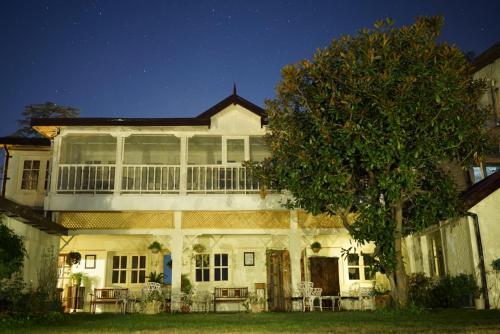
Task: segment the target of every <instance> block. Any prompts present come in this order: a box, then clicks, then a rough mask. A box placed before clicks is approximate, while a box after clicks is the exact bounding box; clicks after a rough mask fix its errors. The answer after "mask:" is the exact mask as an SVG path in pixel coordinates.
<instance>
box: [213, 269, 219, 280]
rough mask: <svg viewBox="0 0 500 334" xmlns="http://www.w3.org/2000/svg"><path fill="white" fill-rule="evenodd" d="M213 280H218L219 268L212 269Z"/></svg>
mask: <svg viewBox="0 0 500 334" xmlns="http://www.w3.org/2000/svg"><path fill="white" fill-rule="evenodd" d="M214 281H220V269H219V268H215V269H214Z"/></svg>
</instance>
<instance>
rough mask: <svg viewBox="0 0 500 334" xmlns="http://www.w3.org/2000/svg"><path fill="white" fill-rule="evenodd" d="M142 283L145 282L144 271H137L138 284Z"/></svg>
mask: <svg viewBox="0 0 500 334" xmlns="http://www.w3.org/2000/svg"><path fill="white" fill-rule="evenodd" d="M144 282H146V271H145V270H139V283H144Z"/></svg>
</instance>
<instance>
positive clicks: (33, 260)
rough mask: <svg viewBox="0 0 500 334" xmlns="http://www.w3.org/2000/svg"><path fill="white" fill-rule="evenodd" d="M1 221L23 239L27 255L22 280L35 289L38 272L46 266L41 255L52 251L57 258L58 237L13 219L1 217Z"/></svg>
mask: <svg viewBox="0 0 500 334" xmlns="http://www.w3.org/2000/svg"><path fill="white" fill-rule="evenodd" d="M1 219H2V221H3V223H5V225H6V226H7V227H9V228H10V229H11V230H13V231H14V232H15V233H16V234H17V235H19V236H21V237H22V238H23V241H24V247H25V248H26V253H27V256H26V257H25V259H24V267H23V278H24V281H25V282H26V283H29V284H31V285H32V286H33V287H35V288H36V287H37V277H38V272H39V271H40V270H43V268H44V267H43V266H44V265H46V264H45V263H44V262H43V261H42V259H43V255H44V254H46V252H47V251H50V250H52V252H53V255H54V256H55V257H57V254H58V250H59V236H56V235H51V234H47V233H45V232H43V231H40V230H39V229H36V228H34V227H31V226H29V225H26V224H25V223H23V222H20V221H18V220H16V219H14V218H9V217H6V216H3V217H2V218H1Z"/></svg>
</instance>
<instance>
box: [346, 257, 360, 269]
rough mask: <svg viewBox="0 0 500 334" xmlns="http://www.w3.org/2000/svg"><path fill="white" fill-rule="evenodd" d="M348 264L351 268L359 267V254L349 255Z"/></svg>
mask: <svg viewBox="0 0 500 334" xmlns="http://www.w3.org/2000/svg"><path fill="white" fill-rule="evenodd" d="M347 263H348V264H349V265H350V266H357V265H359V255H358V254H349V255H347Z"/></svg>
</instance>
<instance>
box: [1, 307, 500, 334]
mask: <svg viewBox="0 0 500 334" xmlns="http://www.w3.org/2000/svg"><path fill="white" fill-rule="evenodd" d="M0 333H57V334H62V333H71V334H77V333H98V334H103V333H141V334H153V333H154V334H156V333H203V334H210V333H500V311H475V310H432V311H425V312H422V313H419V314H397V313H389V312H385V313H384V312H322V313H321V312H314V313H300V312H294V313H261V314H251V313H233V314H213V313H210V314H175V315H170V314H159V315H142V314H127V315H120V314H96V315H92V314H75V315H68V314H65V315H64V316H63V317H62V318H61V319H59V320H57V321H56V320H52V321H42V322H40V321H34V320H28V321H22V322H18V323H15V324H10V325H8V326H7V325H6V323H5V322H1V321H0Z"/></svg>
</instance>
